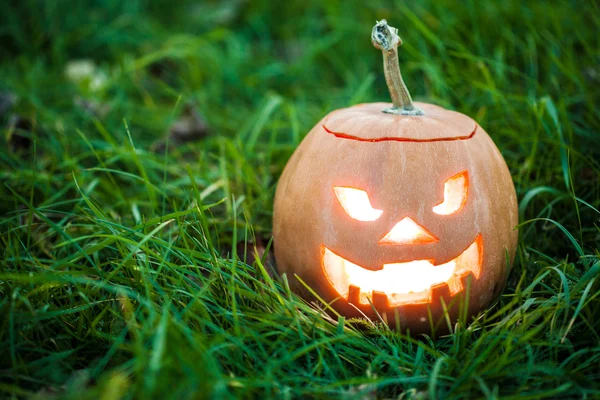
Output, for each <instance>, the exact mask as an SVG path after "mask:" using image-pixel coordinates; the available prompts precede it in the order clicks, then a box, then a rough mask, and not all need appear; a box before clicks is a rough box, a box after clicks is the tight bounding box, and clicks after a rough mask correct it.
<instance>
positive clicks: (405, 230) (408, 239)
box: [379, 217, 438, 244]
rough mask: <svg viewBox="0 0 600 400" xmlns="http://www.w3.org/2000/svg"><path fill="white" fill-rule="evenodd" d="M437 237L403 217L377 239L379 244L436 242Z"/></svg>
mask: <svg viewBox="0 0 600 400" xmlns="http://www.w3.org/2000/svg"><path fill="white" fill-rule="evenodd" d="M437 241H438V238H436V237H435V236H433V235H432V234H431V233H429V232H427V230H426V229H425V228H423V227H422V226H421V225H419V224H417V223H416V222H415V221H413V220H412V219H410V218H408V217H405V218H403V219H402V220H401V221H400V222H398V223H397V224H396V225H394V227H393V228H392V229H391V230H390V231H389V232H388V233H387V234H386V235H385V236H384V237H383V238H381V240H380V241H379V243H381V244H424V243H432V242H437Z"/></svg>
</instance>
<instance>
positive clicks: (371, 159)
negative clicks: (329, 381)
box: [273, 103, 518, 332]
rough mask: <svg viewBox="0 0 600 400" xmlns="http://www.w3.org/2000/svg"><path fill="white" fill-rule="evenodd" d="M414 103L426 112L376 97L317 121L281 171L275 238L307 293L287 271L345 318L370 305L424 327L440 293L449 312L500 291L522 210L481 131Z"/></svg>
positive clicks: (436, 311) (278, 253)
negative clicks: (403, 109)
mask: <svg viewBox="0 0 600 400" xmlns="http://www.w3.org/2000/svg"><path fill="white" fill-rule="evenodd" d="M415 105H416V106H418V107H419V108H421V109H422V110H423V111H424V115H419V116H406V115H395V114H383V113H382V112H381V110H382V108H385V107H386V106H389V104H384V103H371V104H362V105H357V106H353V107H350V108H346V109H342V110H336V111H334V112H332V113H330V114H329V115H327V116H326V117H325V118H324V119H323V120H322V121H321V122H319V123H318V124H317V125H316V126H315V127H314V128H313V129H312V130H311V131H310V133H309V134H308V135H307V136H306V138H305V139H304V140H303V142H302V143H301V144H300V146H299V147H298V149H297V150H296V152H295V153H294V154H293V155H292V157H291V158H290V160H289V162H288V164H287V166H286V168H285V170H284V172H283V174H282V176H281V179H280V181H279V184H278V188H277V192H276V196H275V205H274V221H273V223H274V246H275V257H276V261H277V267H278V269H279V270H280V272H282V273H287V274H288V277H289V278H290V284H291V286H292V288H293V289H294V290H295V291H297V292H298V293H300V294H302V295H304V296H305V297H306V298H307V299H314V297H313V296H312V295H310V294H309V293H308V291H307V290H306V289H305V288H304V286H303V285H302V284H301V283H300V282H299V280H298V279H295V277H294V275H297V276H298V277H299V278H300V279H301V280H302V281H303V282H305V283H306V284H307V285H308V286H310V287H311V288H312V290H314V291H315V292H316V293H317V294H318V295H319V296H320V297H321V298H323V299H324V300H325V301H327V302H330V303H332V307H333V308H334V309H336V310H337V311H338V312H340V313H341V314H343V315H345V316H349V317H359V316H367V317H369V318H373V319H377V314H376V312H375V310H377V313H379V314H380V315H381V316H382V317H384V318H385V319H386V320H387V322H388V323H389V324H390V326H396V325H397V324H399V325H400V326H401V328H409V329H410V330H411V331H412V332H426V331H428V330H429V329H430V316H431V318H432V322H433V323H434V324H437V323H439V322H440V321H441V319H442V317H443V315H444V314H443V313H444V306H443V305H442V301H443V302H444V303H445V306H446V307H447V308H448V314H449V316H450V318H451V320H453V321H455V320H457V318H458V311H459V308H460V307H459V306H458V304H459V303H461V302H462V303H463V304H467V303H468V310H467V313H468V315H472V314H474V313H476V312H478V311H480V310H481V309H482V308H484V307H485V306H487V305H488V304H489V303H490V302H491V301H492V300H493V299H494V298H495V297H496V296H497V295H498V294H499V293H500V291H501V289H502V287H503V286H504V281H505V279H506V276H507V273H508V269H509V266H510V265H511V264H512V261H513V258H514V253H515V248H516V242H517V231H516V230H514V229H513V228H514V227H515V226H516V225H517V223H518V220H517V202H516V195H515V190H514V185H513V182H512V179H511V176H510V173H509V171H508V168H507V166H506V163H505V162H504V159H503V158H502V155H501V154H500V152H499V151H498V149H497V148H496V146H495V145H494V143H493V141H492V140H491V139H490V137H489V136H488V134H487V133H486V132H485V131H484V130H483V129H482V128H481V127H480V126H479V125H478V124H477V123H476V122H475V121H473V120H472V119H471V118H469V117H467V116H465V115H463V114H460V113H457V112H453V111H448V110H445V109H443V108H441V107H438V106H434V105H431V104H424V103H415ZM347 189H349V190H347ZM340 196H341V197H340ZM507 256H508V259H507ZM466 295H468V302H465V300H467V299H466V298H465V296H466ZM396 318H398V320H396Z"/></svg>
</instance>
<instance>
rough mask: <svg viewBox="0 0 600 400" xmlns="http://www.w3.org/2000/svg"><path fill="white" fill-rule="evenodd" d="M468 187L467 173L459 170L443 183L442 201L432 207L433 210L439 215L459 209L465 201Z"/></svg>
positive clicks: (448, 213)
mask: <svg viewBox="0 0 600 400" xmlns="http://www.w3.org/2000/svg"><path fill="white" fill-rule="evenodd" d="M468 189H469V174H468V173H467V171H463V172H460V173H458V174H456V175H454V176H452V177H450V178H448V180H447V181H446V182H445V183H444V201H442V202H441V203H440V204H438V205H437V206H435V207H433V212H434V213H436V214H439V215H450V214H454V213H455V212H457V211H459V210H460V209H461V208H463V206H464V205H465V203H466V202H467V193H468Z"/></svg>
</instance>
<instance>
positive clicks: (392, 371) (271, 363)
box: [0, 0, 600, 399]
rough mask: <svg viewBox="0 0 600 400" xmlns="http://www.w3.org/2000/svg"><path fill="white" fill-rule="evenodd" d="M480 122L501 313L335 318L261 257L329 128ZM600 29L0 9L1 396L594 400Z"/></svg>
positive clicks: (143, 6)
mask: <svg viewBox="0 0 600 400" xmlns="http://www.w3.org/2000/svg"><path fill="white" fill-rule="evenodd" d="M383 18H385V19H387V20H388V21H389V22H390V24H391V25H392V26H395V27H397V28H398V29H399V34H400V36H401V37H402V40H403V42H404V44H403V46H402V47H400V49H399V57H400V63H401V66H402V71H403V75H404V79H405V81H406V82H407V84H408V86H409V88H410V90H411V93H412V96H413V98H414V99H416V100H419V101H424V102H429V103H435V104H438V105H441V106H443V107H446V108H449V109H453V110H456V111H459V112H462V113H464V114H467V115H469V116H471V117H473V118H474V119H475V120H476V121H477V122H478V123H479V124H480V125H481V126H482V127H484V128H485V130H486V131H487V132H488V133H489V134H490V136H491V137H492V139H493V140H494V141H495V143H496V145H497V146H498V148H499V149H500V151H501V152H502V154H503V156H504V158H505V159H506V162H507V164H508V166H509V169H510V171H511V173H512V177H513V180H514V183H515V186H516V192H517V199H518V204H519V223H520V225H519V242H518V248H517V253H516V258H515V263H514V266H513V268H512V270H511V273H510V275H509V278H508V280H507V283H506V287H505V289H504V290H503V292H502V294H501V296H500V297H499V299H498V300H497V301H496V302H494V303H493V304H491V305H490V306H489V307H488V308H487V309H485V310H484V311H482V312H481V313H480V314H478V315H477V316H476V317H475V318H473V319H472V320H470V321H468V322H467V323H462V324H457V325H454V326H451V330H452V332H451V333H450V334H446V335H426V336H412V337H411V336H408V335H405V334H399V333H397V332H395V331H392V330H389V329H388V328H387V327H386V326H385V325H382V324H379V323H376V322H374V321H371V322H369V321H364V320H353V319H345V320H344V319H341V318H340V319H338V318H335V317H332V316H331V315H330V314H327V313H326V312H325V311H324V310H325V309H326V307H325V306H324V305H323V304H320V303H319V302H318V301H317V300H316V299H312V300H311V301H304V300H302V299H301V298H300V297H298V296H296V295H295V294H293V293H291V292H290V290H289V285H288V282H289V281H290V280H291V279H294V277H290V276H283V277H281V276H279V275H278V274H277V272H276V265H275V260H274V257H273V250H272V241H271V236H272V217H273V198H274V194H275V189H276V184H277V180H278V178H279V176H280V175H281V172H282V170H283V167H284V166H285V163H286V161H287V160H288V159H289V157H290V156H291V154H292V153H293V151H294V149H295V148H296V147H297V146H298V144H299V143H300V141H301V140H302V138H303V137H304V135H305V134H306V133H307V132H308V131H309V130H310V129H311V128H312V126H314V125H315V124H316V123H317V122H318V121H319V120H320V119H321V118H322V117H323V116H324V115H325V114H327V113H328V112H330V111H332V110H334V109H338V108H342V107H347V106H349V105H353V104H357V103H360V102H373V101H389V94H388V93H387V88H386V85H385V79H384V76H383V72H382V65H381V52H380V51H379V50H376V49H374V48H373V46H372V44H371V42H370V32H371V28H372V27H373V24H374V23H375V21H376V20H380V19H383ZM599 30H600V6H599V5H598V3H597V2H594V1H590V2H584V1H566V0H565V1H556V2H552V3H549V2H542V1H528V2H524V1H516V0H514V1H491V0H489V1H450V0H427V1H405V2H394V4H392V2H387V3H386V2H384V1H381V0H374V1H368V2H367V1H364V2H358V1H356V2H354V1H352V2H342V1H336V0H330V1H319V2H314V3H313V4H311V5H309V4H308V3H307V2H301V1H293V2H286V3H285V5H283V3H280V4H278V3H277V2H273V1H268V0H257V1H243V0H231V1H208V2H205V1H177V2H175V1H165V0H160V1H152V2H150V1H143V0H130V1H116V0H102V1H92V0H86V1H80V2H73V1H70V2H69V1H64V0H56V1H45V2H43V1H36V0H23V1H20V2H13V1H3V2H1V4H0V127H1V128H0V129H1V132H2V138H0V181H1V182H0V183H1V184H0V248H1V249H2V252H1V253H0V397H6V398H23V397H25V398H27V397H32V396H34V397H35V398H39V399H55V398H73V399H85V398H89V399H116V398H167V397H173V398H215V399H225V398H237V397H241V398H261V399H262V398H277V399H282V398H297V397H301V398H357V399H371V398H387V399H396V398H416V399H425V398H431V399H434V398H452V399H462V398H468V397H477V398H481V397H483V398H515V397H518V398H540V397H544V398H548V397H553V398H566V397H571V398H598V397H599V396H600V211H598V210H599V209H600V114H599V113H598V112H597V110H596V107H598V106H599V105H600V67H599V65H600V50H599V49H600V36H599V35H598V31H599Z"/></svg>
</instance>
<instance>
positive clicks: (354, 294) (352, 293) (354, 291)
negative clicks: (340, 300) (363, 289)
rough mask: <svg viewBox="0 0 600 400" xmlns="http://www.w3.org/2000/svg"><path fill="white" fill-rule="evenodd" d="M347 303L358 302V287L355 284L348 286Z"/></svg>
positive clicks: (355, 303)
mask: <svg viewBox="0 0 600 400" xmlns="http://www.w3.org/2000/svg"><path fill="white" fill-rule="evenodd" d="M348 303H352V304H354V305H359V304H360V288H359V287H358V286H355V285H350V286H348Z"/></svg>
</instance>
